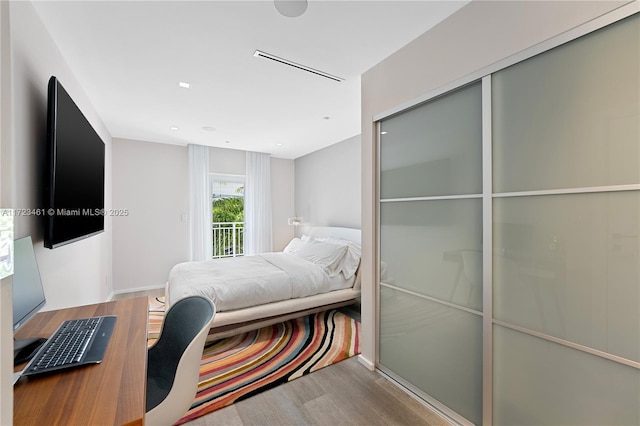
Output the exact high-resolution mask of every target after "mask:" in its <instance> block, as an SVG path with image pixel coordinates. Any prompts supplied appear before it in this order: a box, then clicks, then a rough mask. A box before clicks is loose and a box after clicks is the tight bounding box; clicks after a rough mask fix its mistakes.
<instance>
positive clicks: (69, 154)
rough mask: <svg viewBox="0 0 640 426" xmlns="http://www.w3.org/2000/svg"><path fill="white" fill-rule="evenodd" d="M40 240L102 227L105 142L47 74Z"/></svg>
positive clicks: (84, 234)
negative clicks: (45, 160) (45, 164)
mask: <svg viewBox="0 0 640 426" xmlns="http://www.w3.org/2000/svg"><path fill="white" fill-rule="evenodd" d="M47 149H48V167H49V171H48V173H47V182H46V185H45V192H46V207H45V209H46V215H45V217H46V223H45V237H44V246H45V247H47V248H50V249H53V248H56V247H59V246H62V245H65V244H69V243H72V242H74V241H78V240H81V239H84V238H88V237H91V236H93V235H96V234H99V233H100V232H103V231H104V168H105V167H104V164H105V147H104V142H103V141H102V139H100V136H98V134H97V133H96V131H95V130H94V129H93V127H92V126H91V124H90V123H89V121H87V119H86V118H85V116H84V114H83V113H82V111H80V109H79V108H78V106H77V105H76V104H75V102H74V101H73V99H71V97H70V96H69V94H68V93H67V91H66V90H65V89H64V87H62V85H61V84H60V81H58V79H57V78H56V77H55V76H54V77H51V78H50V79H49V92H48V104H47Z"/></svg>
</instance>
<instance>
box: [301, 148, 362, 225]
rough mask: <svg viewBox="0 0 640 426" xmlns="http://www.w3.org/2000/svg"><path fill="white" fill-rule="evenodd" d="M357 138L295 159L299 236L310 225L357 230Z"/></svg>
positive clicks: (359, 217) (359, 206) (358, 155)
mask: <svg viewBox="0 0 640 426" xmlns="http://www.w3.org/2000/svg"><path fill="white" fill-rule="evenodd" d="M360 170H361V168H360V136H354V137H352V138H349V139H347V140H344V141H342V142H338V143H336V144H334V145H331V146H328V147H327V148H324V149H321V150H319V151H316V152H313V153H311V154H307V155H305V156H303V157H299V158H297V159H296V160H295V215H296V216H302V220H303V224H302V226H301V227H300V229H298V234H302V233H304V232H307V231H308V229H309V228H310V227H312V226H344V227H349V228H360V220H361V214H360V208H361V203H360V191H361V188H360V186H361V184H360Z"/></svg>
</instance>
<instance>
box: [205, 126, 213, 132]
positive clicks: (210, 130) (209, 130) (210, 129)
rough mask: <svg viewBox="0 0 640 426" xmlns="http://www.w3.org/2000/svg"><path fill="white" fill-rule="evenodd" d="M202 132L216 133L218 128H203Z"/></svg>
mask: <svg viewBox="0 0 640 426" xmlns="http://www.w3.org/2000/svg"><path fill="white" fill-rule="evenodd" d="M202 130H204V131H205V132H215V131H216V128H215V127H211V126H203V127H202Z"/></svg>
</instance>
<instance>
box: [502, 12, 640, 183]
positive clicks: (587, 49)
mask: <svg viewBox="0 0 640 426" xmlns="http://www.w3.org/2000/svg"><path fill="white" fill-rule="evenodd" d="M639 21H640V18H639V17H638V16H634V17H630V18H627V19H626V20H624V21H621V22H619V23H616V24H613V25H611V26H609V27H607V28H605V29H604V30H600V31H598V32H596V33H592V34H590V35H587V36H584V37H582V38H580V39H577V40H575V41H573V42H571V43H569V44H566V45H563V46H560V47H558V48H556V49H553V50H551V51H549V52H546V53H544V54H542V55H538V56H535V57H533V58H531V59H528V60H526V61H524V62H521V63H519V64H517V65H514V66H511V67H509V68H506V69H504V70H502V71H500V72H497V73H495V74H493V76H492V89H493V99H492V108H493V172H494V191H495V192H517V191H526V190H544V189H557V188H575V187H592V186H603V185H620V184H633V183H640V126H639V125H638V123H639V121H638V120H639V116H640V78H638V76H640V41H639V40H640V22H639Z"/></svg>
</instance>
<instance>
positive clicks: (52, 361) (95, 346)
mask: <svg viewBox="0 0 640 426" xmlns="http://www.w3.org/2000/svg"><path fill="white" fill-rule="evenodd" d="M115 322H116V317H115V316H101V317H93V318H82V319H75V320H68V321H65V322H63V323H62V324H60V327H58V329H57V330H56V331H55V333H53V335H52V336H51V337H50V338H49V339H48V340H47V342H46V343H45V344H44V345H43V346H42V348H40V350H39V351H38V352H37V353H36V355H35V356H34V357H33V359H32V360H31V362H29V364H27V366H26V367H25V369H24V371H23V372H22V375H23V376H28V375H33V374H40V373H46V372H49V371H55V370H61V369H64V368H69V367H77V366H80V365H86V364H96V363H99V362H100V361H102V358H103V356H104V352H105V350H106V348H107V343H108V342H109V338H110V337H111V332H112V331H113V327H114V325H115Z"/></svg>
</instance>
